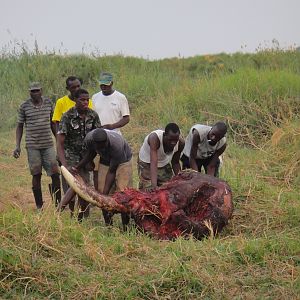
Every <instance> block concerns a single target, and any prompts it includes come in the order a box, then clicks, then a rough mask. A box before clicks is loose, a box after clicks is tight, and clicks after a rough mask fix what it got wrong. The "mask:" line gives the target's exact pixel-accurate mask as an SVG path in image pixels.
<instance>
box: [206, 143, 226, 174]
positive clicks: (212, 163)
mask: <svg viewBox="0 0 300 300" xmlns="http://www.w3.org/2000/svg"><path fill="white" fill-rule="evenodd" d="M225 149H226V144H224V145H223V146H222V147H221V148H220V149H218V150H217V151H216V152H215V153H214V155H213V156H212V158H211V160H210V162H209V164H208V165H207V174H208V175H211V176H214V174H215V171H216V167H217V161H218V158H219V156H220V155H222V153H223V152H224V151H225Z"/></svg>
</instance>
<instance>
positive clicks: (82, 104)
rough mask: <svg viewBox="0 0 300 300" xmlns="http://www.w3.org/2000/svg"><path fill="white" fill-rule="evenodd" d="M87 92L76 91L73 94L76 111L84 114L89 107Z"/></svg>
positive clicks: (82, 90)
mask: <svg viewBox="0 0 300 300" xmlns="http://www.w3.org/2000/svg"><path fill="white" fill-rule="evenodd" d="M89 98H90V97H89V92H88V91H87V90H84V89H78V90H77V91H76V92H75V94H74V100H75V102H76V104H75V106H76V108H77V110H78V111H80V112H84V111H87V110H88V107H89Z"/></svg>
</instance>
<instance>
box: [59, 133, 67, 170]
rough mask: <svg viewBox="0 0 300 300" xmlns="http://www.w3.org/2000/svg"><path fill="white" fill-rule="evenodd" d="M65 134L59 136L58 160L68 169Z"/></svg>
mask: <svg viewBox="0 0 300 300" xmlns="http://www.w3.org/2000/svg"><path fill="white" fill-rule="evenodd" d="M64 145H65V134H63V133H61V134H57V155H58V158H59V160H60V162H61V164H62V165H63V166H64V167H66V168H67V167H68V166H67V161H66V157H65V148H64Z"/></svg>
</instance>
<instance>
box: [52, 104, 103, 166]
mask: <svg viewBox="0 0 300 300" xmlns="http://www.w3.org/2000/svg"><path fill="white" fill-rule="evenodd" d="M98 127H101V123H100V120H99V116H98V114H97V113H96V112H95V111H93V110H92V109H88V111H87V113H86V116H85V119H82V118H81V117H80V115H79V113H78V111H77V109H76V107H72V108H71V109H70V110H68V111H67V112H66V113H64V114H63V116H62V118H61V121H60V123H59V129H58V132H57V134H64V135H65V142H64V148H65V156H66V159H67V161H76V162H78V161H79V160H80V159H81V153H82V145H83V141H84V138H85V136H86V135H87V134H88V133H89V132H90V131H92V130H93V129H95V128H98Z"/></svg>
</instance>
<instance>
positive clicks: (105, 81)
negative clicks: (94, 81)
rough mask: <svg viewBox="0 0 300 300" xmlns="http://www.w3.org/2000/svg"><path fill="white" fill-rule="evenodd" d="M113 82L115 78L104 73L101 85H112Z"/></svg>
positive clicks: (101, 76) (100, 81) (101, 77)
mask: <svg viewBox="0 0 300 300" xmlns="http://www.w3.org/2000/svg"><path fill="white" fill-rule="evenodd" d="M112 81H113V76H112V74H110V73H106V72H103V73H101V74H100V79H99V83H100V84H104V85H110V84H111V83H112Z"/></svg>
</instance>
